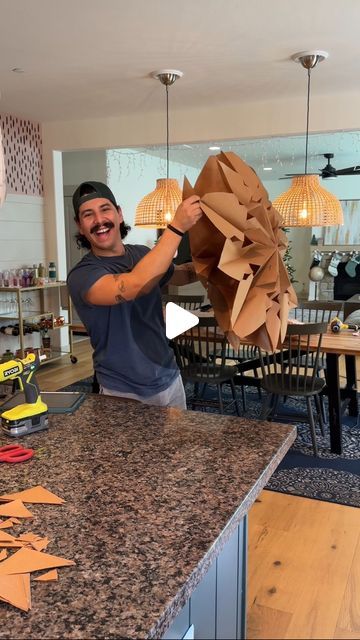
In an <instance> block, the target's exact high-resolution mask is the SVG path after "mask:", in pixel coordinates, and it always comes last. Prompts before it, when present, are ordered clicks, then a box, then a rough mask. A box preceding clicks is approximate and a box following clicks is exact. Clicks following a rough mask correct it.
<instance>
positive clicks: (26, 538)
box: [16, 531, 40, 542]
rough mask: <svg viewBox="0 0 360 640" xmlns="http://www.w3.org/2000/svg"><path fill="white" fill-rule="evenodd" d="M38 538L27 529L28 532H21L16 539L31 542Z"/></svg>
mask: <svg viewBox="0 0 360 640" xmlns="http://www.w3.org/2000/svg"><path fill="white" fill-rule="evenodd" d="M38 538H40V536H38V535H37V534H36V533H32V532H31V531H29V532H28V533H21V534H20V535H19V536H18V537H17V538H16V539H17V540H24V541H25V542H33V540H37V539H38Z"/></svg>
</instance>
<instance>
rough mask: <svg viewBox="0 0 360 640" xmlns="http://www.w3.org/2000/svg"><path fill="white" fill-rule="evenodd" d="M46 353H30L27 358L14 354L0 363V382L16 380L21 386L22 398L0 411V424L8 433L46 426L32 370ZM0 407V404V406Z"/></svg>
mask: <svg viewBox="0 0 360 640" xmlns="http://www.w3.org/2000/svg"><path fill="white" fill-rule="evenodd" d="M44 358H46V356H40V355H39V353H36V354H35V353H29V355H27V356H26V358H24V359H21V358H14V360H8V361H7V362H4V363H3V364H0V382H7V381H8V380H15V379H17V380H19V385H20V390H21V391H23V392H24V395H25V400H26V402H24V403H23V404H19V405H17V406H15V407H13V408H12V409H8V410H7V411H4V412H3V413H2V414H1V426H2V429H3V431H5V433H6V434H7V435H9V436H14V437H15V436H16V437H17V436H22V435H26V434H28V433H33V432H35V431H42V429H47V427H48V408H47V405H46V404H45V403H44V402H43V401H42V400H41V397H40V390H39V386H38V383H37V381H36V379H35V376H34V373H35V371H36V369H37V368H38V367H39V366H40V362H41V360H43V359H44ZM0 411H1V407H0Z"/></svg>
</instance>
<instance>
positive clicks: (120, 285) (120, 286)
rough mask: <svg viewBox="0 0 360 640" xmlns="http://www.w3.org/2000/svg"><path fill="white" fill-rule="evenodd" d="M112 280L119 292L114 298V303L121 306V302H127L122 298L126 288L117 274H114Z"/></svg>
mask: <svg viewBox="0 0 360 640" xmlns="http://www.w3.org/2000/svg"><path fill="white" fill-rule="evenodd" d="M114 280H115V282H116V283H117V285H118V290H119V293H118V294H116V296H115V300H116V303H117V304H121V303H122V302H127V300H126V298H124V296H123V295H122V294H123V293H125V291H126V287H125V284H124V281H123V280H121V276H120V275H119V274H115V275H114ZM119 281H120V282H119Z"/></svg>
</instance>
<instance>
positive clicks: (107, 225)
mask: <svg viewBox="0 0 360 640" xmlns="http://www.w3.org/2000/svg"><path fill="white" fill-rule="evenodd" d="M101 227H105V228H106V229H113V227H114V223H113V222H103V223H102V224H100V223H97V224H94V226H93V227H91V229H90V233H97V232H98V231H99V229H101Z"/></svg>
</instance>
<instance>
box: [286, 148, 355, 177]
mask: <svg viewBox="0 0 360 640" xmlns="http://www.w3.org/2000/svg"><path fill="white" fill-rule="evenodd" d="M322 155H323V156H324V158H326V160H327V164H326V165H325V167H324V168H323V169H319V171H320V173H319V174H318V175H319V176H321V177H322V179H323V180H328V179H329V178H337V176H357V175H360V165H356V166H354V167H346V168H345V169H335V167H333V166H332V164H331V163H330V160H331V159H332V158H333V157H334V154H333V153H323V154H322ZM303 175H304V174H303V173H286V174H285V177H286V178H295V177H296V176H303Z"/></svg>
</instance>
